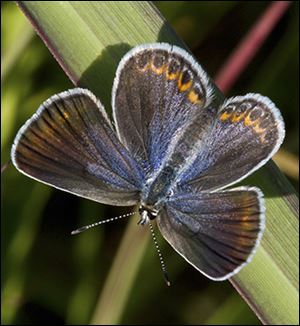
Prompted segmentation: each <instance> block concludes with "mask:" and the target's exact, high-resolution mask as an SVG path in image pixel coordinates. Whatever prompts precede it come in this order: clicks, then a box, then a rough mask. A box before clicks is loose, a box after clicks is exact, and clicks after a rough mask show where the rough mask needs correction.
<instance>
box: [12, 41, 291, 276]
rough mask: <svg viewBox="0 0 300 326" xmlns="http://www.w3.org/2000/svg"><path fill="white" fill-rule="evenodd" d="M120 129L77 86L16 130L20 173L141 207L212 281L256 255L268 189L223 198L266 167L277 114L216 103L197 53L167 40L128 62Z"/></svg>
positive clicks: (237, 102)
mask: <svg viewBox="0 0 300 326" xmlns="http://www.w3.org/2000/svg"><path fill="white" fill-rule="evenodd" d="M112 108H113V119H114V125H115V126H114V125H113V124H112V122H111V121H110V120H109V118H108V117H107V114H106V112H105V110H104V108H103V106H102V104H101V102H100V101H99V100H98V99H97V98H96V97H95V96H94V95H93V94H92V93H91V92H90V91H88V90H86V89H81V88H75V89H72V90H69V91H66V92H63V93H60V94H57V95H54V96H52V97H51V98H49V99H48V100H47V101H45V102H44V103H43V104H42V105H41V106H40V108H39V109H38V110H37V112H36V113H35V114H34V115H33V117H31V118H30V119H29V120H28V121H27V122H26V123H25V125H24V126H23V127H22V128H21V129H20V131H19V132H18V134H17V136H16V139H15V141H14V144H13V147H12V153H11V157H12V161H13V164H14V165H15V166H16V168H17V169H18V170H19V171H21V172H22V173H24V174H26V175H28V176H29V177H31V178H34V179H36V180H39V181H41V182H43V183H46V184H48V185H51V186H54V187H56V188H58V189H61V190H64V191H67V192H70V193H73V194H75V195H78V196H81V197H85V198H88V199H91V200H94V201H97V202H100V203H104V204H109V205H119V206H131V205H135V204H139V207H140V208H139V211H140V215H141V224H146V223H148V222H150V220H154V219H155V220H156V222H157V225H158V228H159V230H160V231H161V233H162V235H163V237H164V238H165V239H166V240H167V241H168V242H169V243H170V244H171V246H173V248H174V249H175V250H176V251H177V252H178V253H179V254H180V255H181V256H183V257H184V258H185V259H186V260H187V261H188V262H189V263H190V264H192V265H193V266H194V267H195V268H196V269H197V270H199V271H200V272H201V273H203V274H204V275H206V276H207V277H209V278H210V279H213V280H218V281H220V280H225V279H228V278H230V277H231V276H233V275H234V274H236V273H237V272H238V271H239V270H240V269H241V268H242V267H243V266H245V265H246V264H247V263H248V262H249V261H250V260H251V258H252V257H253V255H254V253H255V251H256V248H257V246H258V245H259V242H260V240H261V237H262V234H263V230H264V227H265V213H264V212H265V209H264V202H263V194H262V192H261V191H260V190H259V189H258V188H255V187H238V188H234V189H230V190H224V188H225V187H228V186H229V185H233V184H235V183H236V182H238V181H240V180H242V179H244V178H245V177H246V176H248V175H249V174H250V173H252V172H254V171H255V170H257V169H258V168H260V167H261V166H262V165H263V164H265V163H266V162H267V161H268V160H269V159H270V158H271V157H272V156H273V155H274V154H275V153H276V151H277V150H278V148H279V147H280V145H281V143H282V141H283V139H284V134H285V130H284V123H283V119H282V117H281V114H280V112H279V110H278V109H277V108H276V107H275V105H274V104H273V103H272V102H271V101H270V100H269V99H268V98H266V97H263V96H261V95H259V94H252V93H250V94H247V95H245V96H237V97H232V98H229V99H227V100H226V101H225V102H224V103H221V104H220V103H217V102H216V101H214V99H213V88H212V86H211V84H210V80H209V78H208V76H207V75H206V73H205V72H204V70H203V69H202V68H201V66H200V65H199V64H198V63H196V62H195V60H194V59H193V58H192V56H191V55H189V54H188V53H187V52H186V51H184V50H182V49H181V48H178V47H176V46H171V45H169V44H164V43H156V44H146V45H141V46H137V47H136V48H134V49H132V50H131V51H129V52H128V53H127V54H126V55H125V56H124V57H123V59H122V60H121V62H120V64H119V67H118V69H117V72H116V77H115V80H114V85H113V91H112Z"/></svg>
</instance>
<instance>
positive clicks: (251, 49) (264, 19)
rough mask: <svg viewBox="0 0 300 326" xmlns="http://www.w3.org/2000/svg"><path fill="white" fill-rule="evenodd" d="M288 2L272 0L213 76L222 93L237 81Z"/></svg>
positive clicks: (287, 5) (285, 8)
mask: <svg viewBox="0 0 300 326" xmlns="http://www.w3.org/2000/svg"><path fill="white" fill-rule="evenodd" d="M290 3H291V1H274V2H272V3H271V4H270V5H269V7H268V8H267V9H266V10H265V12H264V13H263V15H262V16H261V17H260V18H259V20H258V21H257V22H256V23H255V24H254V26H253V27H252V28H251V30H250V31H249V32H248V34H247V35H246V36H245V37H244V39H243V40H242V41H241V42H240V44H239V45H238V46H237V48H236V49H235V50H234V52H233V53H232V54H231V56H230V57H229V58H228V60H227V61H226V62H225V64H224V65H223V67H222V68H221V69H220V71H219V72H218V74H217V76H216V78H215V83H216V85H217V86H218V87H219V88H220V90H221V91H222V92H223V93H227V92H228V91H229V89H230V88H231V87H232V86H233V84H234V83H235V82H236V81H237V79H238V77H239V76H240V74H241V73H242V72H243V70H244V69H245V68H246V66H247V65H248V63H249V62H250V61H251V59H252V58H253V57H254V55H255V54H256V52H257V51H258V50H259V49H260V47H261V45H262V43H263V42H264V41H265V39H266V38H267V37H268V35H269V34H270V33H271V31H272V29H273V28H274V27H275V26H276V24H277V22H278V21H279V19H280V18H281V17H282V16H283V14H284V13H285V11H286V10H287V8H288V7H289V5H290Z"/></svg>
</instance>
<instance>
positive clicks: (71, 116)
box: [11, 88, 143, 206]
mask: <svg viewBox="0 0 300 326" xmlns="http://www.w3.org/2000/svg"><path fill="white" fill-rule="evenodd" d="M11 157H12V162H13V164H14V165H15V166H16V168H17V169H18V170H19V171H21V172H22V173H24V174H26V175H28V176H29V177H31V178H34V179H37V180H39V181H41V182H43V183H46V184H49V185H51V186H54V187H56V188H59V189H61V190H65V191H67V192H70V193H73V194H75V195H78V196H81V197H85V198H88V199H91V200H94V201H97V202H101V203H105V204H110V205H125V206H126V205H133V204H135V203H136V202H137V201H138V199H139V191H140V189H141V185H142V178H143V176H142V173H141V171H140V170H139V167H138V166H137V164H136V162H135V160H134V159H133V158H132V157H131V156H130V154H129V153H128V151H127V150H126V148H125V147H124V146H123V145H122V144H121V142H120V141H119V140H118V138H117V136H116V133H115V132H114V130H113V129H112V127H111V125H110V122H109V120H108V118H107V116H106V113H105V111H104V108H103V106H102V105H101V103H100V102H99V101H98V100H97V99H96V98H95V96H94V95H93V94H92V93H91V92H89V91H88V90H84V89H80V88H77V89H72V90H69V91H66V92H63V93H60V94H58V95H54V96H52V97H51V98H50V99H48V100H47V101H45V102H44V103H43V104H42V105H41V106H40V108H39V109H38V111H37V112H36V113H35V114H34V115H33V117H32V118H30V119H29V120H28V121H27V122H26V123H25V125H24V126H23V127H22V128H21V129H20V131H19V133H18V134H17V136H16V139H15V141H14V145H13V147H12V152H11Z"/></svg>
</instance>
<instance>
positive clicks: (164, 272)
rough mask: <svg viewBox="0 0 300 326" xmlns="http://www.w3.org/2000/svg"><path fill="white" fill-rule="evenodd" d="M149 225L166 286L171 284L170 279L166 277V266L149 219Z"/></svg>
mask: <svg viewBox="0 0 300 326" xmlns="http://www.w3.org/2000/svg"><path fill="white" fill-rule="evenodd" d="M149 226H150V231H151V235H152V239H153V242H154V245H155V248H156V250H157V253H158V257H159V260H160V265H161V269H162V272H163V274H164V279H165V281H166V284H167V286H171V282H170V279H169V277H168V273H167V268H166V265H165V263H164V260H163V257H162V254H161V251H160V249H159V246H158V242H157V240H156V236H155V233H154V229H153V226H152V224H151V222H150V221H149Z"/></svg>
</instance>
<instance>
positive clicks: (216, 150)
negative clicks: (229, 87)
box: [178, 93, 285, 192]
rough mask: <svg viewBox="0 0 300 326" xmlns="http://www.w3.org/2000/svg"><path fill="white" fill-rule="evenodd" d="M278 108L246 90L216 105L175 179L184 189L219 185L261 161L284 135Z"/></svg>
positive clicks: (241, 175)
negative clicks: (211, 119)
mask: <svg viewBox="0 0 300 326" xmlns="http://www.w3.org/2000/svg"><path fill="white" fill-rule="evenodd" d="M284 134H285V130H284V122H283V119H282V116H281V114H280V111H279V110H278V109H277V108H276V107H275V105H274V104H273V103H272V102H271V101H270V100H269V99H268V98H267V97H263V96H261V95H259V94H251V93H250V94H247V95H245V96H237V97H233V98H230V99H228V100H227V101H226V102H225V103H224V104H223V105H222V107H221V108H220V110H219V112H218V115H217V116H216V120H215V122H214V125H213V126H212V128H210V129H209V132H208V133H207V134H206V137H205V139H204V140H203V143H202V146H201V147H200V148H199V150H198V151H197V153H196V155H195V158H194V161H193V162H191V163H190V165H189V166H188V167H187V168H186V169H185V171H184V172H183V173H182V174H181V176H180V177H179V179H178V187H179V188H180V187H183V188H185V191H194V192H195V191H196V190H197V191H205V190H216V189H222V188H224V187H227V186H229V185H232V184H234V183H236V182H238V181H240V180H242V179H244V178H245V177H246V176H248V175H249V174H250V173H252V172H254V171H255V170H257V169H258V168H259V167H261V166H262V165H263V164H265V163H266V162H267V161H268V160H269V159H270V158H271V157H272V156H273V155H274V154H275V153H276V152H277V150H278V149H279V147H280V145H281V143H282V141H283V139H284Z"/></svg>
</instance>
